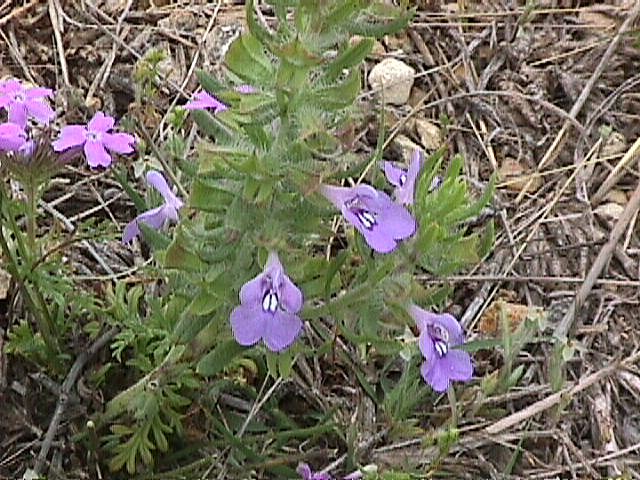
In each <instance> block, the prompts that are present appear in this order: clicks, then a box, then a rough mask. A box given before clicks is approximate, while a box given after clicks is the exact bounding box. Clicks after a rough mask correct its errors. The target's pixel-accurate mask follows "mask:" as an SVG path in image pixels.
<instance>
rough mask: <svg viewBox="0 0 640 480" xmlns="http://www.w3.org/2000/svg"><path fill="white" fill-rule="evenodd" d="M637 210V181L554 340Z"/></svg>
mask: <svg viewBox="0 0 640 480" xmlns="http://www.w3.org/2000/svg"><path fill="white" fill-rule="evenodd" d="M639 5H640V3H639ZM638 208H640V181H638V186H637V187H636V189H635V191H634V192H633V195H632V196H631V199H630V200H629V202H628V203H627V206H626V207H625V208H624V210H623V211H622V215H620V218H619V219H618V221H617V222H616V225H615V227H613V230H612V231H611V235H610V237H609V240H608V241H607V243H605V244H604V246H603V247H602V249H601V250H600V253H598V256H597V257H596V259H595V260H594V262H593V265H592V266H591V269H590V270H589V273H587V276H586V278H585V280H584V283H583V284H582V286H581V287H580V289H579V290H578V293H576V296H575V298H574V300H573V302H572V303H571V306H570V307H569V309H568V310H567V313H566V314H565V316H564V317H563V319H562V321H561V322H560V323H559V324H558V326H557V327H556V330H555V332H554V336H555V337H556V338H559V339H563V338H566V336H567V333H568V332H569V329H570V328H571V325H572V324H573V320H574V318H575V316H576V312H577V311H578V310H579V309H580V308H581V307H582V305H583V304H584V302H585V300H586V299H587V296H588V295H589V293H590V292H591V290H592V289H593V286H594V285H595V283H596V280H598V277H599V276H600V274H601V273H602V270H604V267H605V265H606V264H607V263H608V262H609V260H610V259H611V255H613V252H614V251H615V249H616V245H617V244H618V241H619V240H620V238H622V234H623V233H624V231H625V230H626V228H627V225H628V224H629V222H630V221H631V219H632V218H633V216H634V215H635V214H636V212H637V211H638Z"/></svg>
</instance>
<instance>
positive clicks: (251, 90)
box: [234, 85, 258, 95]
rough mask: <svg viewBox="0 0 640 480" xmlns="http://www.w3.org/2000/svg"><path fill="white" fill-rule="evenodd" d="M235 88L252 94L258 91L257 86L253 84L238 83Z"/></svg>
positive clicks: (237, 90) (239, 91)
mask: <svg viewBox="0 0 640 480" xmlns="http://www.w3.org/2000/svg"><path fill="white" fill-rule="evenodd" d="M234 90H235V91H236V92H238V93H242V94H245V95H247V94H251V93H256V92H257V91H258V89H257V88H255V87H253V86H251V85H238V86H237V87H235V88H234Z"/></svg>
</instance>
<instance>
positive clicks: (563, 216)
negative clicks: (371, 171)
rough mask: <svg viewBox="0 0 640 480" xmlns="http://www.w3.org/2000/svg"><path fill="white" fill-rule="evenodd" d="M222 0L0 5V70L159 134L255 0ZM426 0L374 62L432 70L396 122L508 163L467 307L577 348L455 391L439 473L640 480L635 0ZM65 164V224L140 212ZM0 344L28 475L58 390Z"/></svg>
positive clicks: (8, 403)
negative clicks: (471, 391) (480, 392)
mask: <svg viewBox="0 0 640 480" xmlns="http://www.w3.org/2000/svg"><path fill="white" fill-rule="evenodd" d="M223 3H224V4H222V5H219V4H217V3H216V2H204V1H199V0H194V1H190V2H189V1H169V0H156V1H155V2H152V1H151V0H149V1H143V0H141V1H132V0H129V1H125V0H120V1H119V0H104V1H100V0H95V1H93V2H90V1H82V0H77V1H64V0H50V1H48V2H47V1H31V2H29V1H26V0H25V1H20V2H11V1H5V2H0V45H1V47H0V77H4V76H7V75H12V76H17V77H19V78H24V79H28V80H30V81H32V82H33V83H35V84H38V85H46V86H51V87H54V88H55V89H56V91H57V92H59V94H60V96H59V99H58V105H57V108H58V111H59V112H62V111H64V112H65V113H64V119H65V121H67V122H74V121H78V120H80V119H84V118H85V117H86V115H87V114H88V113H89V112H92V111H94V110H95V109H97V108H102V109H105V110H107V111H109V112H112V113H114V114H116V116H121V115H123V114H124V113H126V112H130V113H131V112H134V113H135V112H137V114H138V115H141V116H142V118H144V119H145V123H146V124H147V125H148V126H149V127H150V128H152V129H153V132H154V138H157V139H159V140H162V139H163V138H164V135H165V134H166V131H167V124H166V118H164V113H165V112H167V111H168V108H169V106H170V105H172V104H173V103H174V102H180V103H182V102H184V100H185V99H186V98H188V97H189V93H190V92H191V91H192V90H193V89H194V88H195V87H196V80H195V77H194V69H195V68H205V69H208V70H210V71H216V70H218V69H219V68H220V66H219V62H220V59H221V58H222V55H223V53H224V48H225V46H226V45H228V43H229V41H230V40H231V39H233V38H234V37H235V35H237V33H238V32H239V31H240V30H241V28H242V18H243V7H242V6H238V5H232V4H231V2H223ZM418 3H419V4H420V6H419V10H418V14H417V15H416V17H415V19H414V21H413V23H412V25H411V27H410V29H409V31H408V32H407V33H406V34H403V35H400V36H396V37H393V38H386V39H385V40H384V41H383V42H381V43H380V45H378V46H377V48H376V53H375V55H373V56H372V57H371V58H370V64H369V67H370V66H371V65H372V64H373V63H374V62H376V61H378V60H379V59H380V58H382V57H384V56H394V57H397V58H399V59H401V60H403V61H405V62H407V63H410V64H411V65H413V66H414V67H415V68H416V69H417V71H418V72H419V75H418V77H417V79H416V84H415V87H414V91H413V94H412V98H411V100H410V103H409V104H408V105H406V106H404V107H402V108H398V109H395V110H393V111H391V112H390V118H391V120H392V121H393V122H394V124H393V125H394V127H393V129H392V131H393V132H394V133H396V134H398V135H405V136H406V137H408V138H410V139H412V140H413V141H414V142H416V143H420V142H423V143H424V142H425V141H427V139H425V138H421V137H420V125H421V123H420V122H421V121H423V120H425V119H427V120H431V121H432V122H433V124H434V125H436V126H437V127H439V128H440V130H439V131H440V132H445V131H446V136H445V138H444V140H445V141H446V142H447V144H448V145H449V149H450V151H451V152H459V153H461V154H462V155H463V156H464V158H465V160H466V169H467V171H466V175H467V178H468V180H469V181H470V183H471V184H472V185H474V187H477V188H482V187H483V186H484V185H486V182H487V180H488V178H489V177H490V175H491V174H492V173H493V172H498V173H499V175H500V179H501V180H500V183H499V188H498V191H497V195H496V198H495V201H494V205H493V209H492V210H491V211H490V212H488V214H489V215H492V216H494V218H495V219H496V222H497V225H498V238H497V243H496V247H495V251H494V253H493V255H491V257H490V258H488V259H487V260H486V261H485V262H483V263H482V264H481V265H480V266H478V267H477V268H476V269H474V270H473V271H470V272H467V274H466V275H464V276H459V277H453V278H451V279H449V280H450V281H451V282H452V283H453V284H454V285H455V286H456V290H455V291H456V295H455V299H454V305H456V306H457V309H458V310H457V312H456V313H458V314H460V315H461V317H462V318H463V322H464V324H465V326H466V328H467V329H468V330H469V331H470V332H473V335H474V336H476V337H482V336H491V335H492V333H493V332H492V330H493V328H492V325H491V315H492V314H493V315H495V312H496V309H497V308H503V309H504V308H506V309H508V310H509V311H510V312H511V313H512V314H513V318H515V319H516V321H517V318H518V315H517V312H518V311H520V310H519V309H521V308H522V306H525V307H533V306H535V307H540V308H542V309H543V310H544V311H545V312H546V313H547V314H548V322H549V326H548V331H547V333H549V334H551V333H554V332H555V333H556V334H563V333H568V334H569V336H570V338H573V339H576V340H577V342H574V343H572V345H575V346H577V347H578V348H577V350H576V352H575V354H574V356H573V358H572V359H571V360H570V361H569V363H568V369H567V383H566V388H565V390H563V391H562V392H561V393H560V394H556V393H554V392H553V391H552V390H551V388H550V386H549V384H550V378H549V373H550V372H549V371H548V365H549V363H548V359H549V358H550V356H551V354H552V347H551V346H550V344H549V343H537V344H534V345H529V346H528V347H527V349H526V351H525V352H523V354H522V355H521V359H522V362H523V364H525V365H526V370H525V373H524V381H523V382H521V385H522V386H519V387H516V388H515V389H513V390H512V391H510V392H508V393H507V394H504V395H501V396H499V397H493V398H489V399H483V398H481V397H479V396H478V397H473V396H469V397H466V398H462V399H461V401H464V402H477V403H478V405H479V407H478V408H480V406H482V407H486V408H484V410H482V411H483V412H484V414H482V415H478V416H477V417H469V418H466V419H465V420H464V422H463V424H462V428H463V431H464V432H465V435H464V441H463V442H461V443H459V444H458V445H457V446H456V447H455V448H454V449H453V451H452V452H451V454H450V455H449V457H448V458H447V459H445V460H444V461H443V463H442V465H441V466H440V470H441V471H445V472H446V471H448V472H450V473H451V476H452V477H451V478H506V476H505V475H503V474H502V473H501V472H504V471H506V470H507V465H508V464H509V462H510V461H511V459H512V458H513V455H514V452H516V453H518V454H519V455H520V458H519V462H518V463H517V468H515V469H514V470H513V472H512V477H509V478H528V479H531V478H580V479H583V478H605V477H607V476H610V477H616V476H619V475H621V474H623V473H624V474H625V475H627V476H628V477H627V478H640V453H639V452H640V369H638V367H637V361H636V359H637V356H635V355H636V352H637V351H638V346H639V345H640V342H639V340H640V338H639V333H638V331H637V329H638V327H639V326H640V324H639V321H640V320H639V319H638V318H639V313H640V231H639V228H638V224H639V223H640V222H638V219H637V217H638V204H639V202H640V189H639V187H638V185H639V181H640V169H639V167H638V160H637V159H638V156H637V152H638V150H639V149H640V138H639V137H640V122H639V121H638V119H639V117H638V115H639V114H640V96H639V92H640V33H638V25H640V21H639V20H638V17H639V14H640V2H637V1H634V0H630V1H626V2H625V1H622V0H610V1H604V2H598V1H586V0H585V1H578V0H540V1H538V2H530V4H531V5H533V4H535V10H531V9H527V8H525V7H524V6H523V5H520V6H515V4H516V3H521V4H522V3H523V2H506V1H505V2H503V1H494V0H483V1H480V2H475V1H463V0H458V2H444V1H441V0H426V1H421V2H418ZM507 4H509V5H511V7H509V8H507V6H506V5H507ZM150 49H160V50H162V51H164V52H166V53H167V60H166V61H164V62H162V64H161V65H160V70H161V73H162V78H163V82H162V85H161V89H160V92H159V95H158V96H157V97H155V99H154V101H153V103H152V104H150V105H148V104H145V105H140V104H139V103H138V102H137V101H136V91H135V86H134V81H133V76H134V72H135V68H136V64H137V63H138V62H139V59H140V58H141V57H142V56H144V55H145V54H146V53H148V52H149V51H150ZM369 97H370V96H368V95H365V98H364V99H363V101H369V100H368V99H369ZM445 118H447V119H448V122H449V126H448V128H447V129H446V130H445V129H444V128H443V127H444V125H443V120H444V119H445ZM374 120H375V119H374ZM374 124H375V121H372V122H371V124H370V125H363V126H362V128H363V130H364V129H367V128H370V129H373V128H375V125H374ZM422 125H424V123H422ZM365 133H366V132H365ZM192 135H195V130H194V131H192ZM373 137H374V135H362V136H361V137H360V138H361V139H362V142H364V143H363V144H361V145H359V146H358V148H359V149H361V150H362V151H367V150H368V149H369V148H371V146H372V145H371V144H367V143H366V142H367V140H369V141H371V140H372V139H373ZM431 140H433V138H431ZM436 141H438V139H437V135H436ZM424 146H425V147H428V145H424ZM71 174H72V175H75V187H74V188H73V195H67V197H66V198H65V199H64V201H63V202H59V203H54V202H55V199H49V201H50V202H51V203H52V205H54V207H53V208H55V209H56V211H58V212H59V213H61V214H62V215H64V216H66V218H67V219H68V220H70V221H71V222H72V223H73V222H78V221H80V220H82V219H83V218H85V217H86V216H90V215H99V216H101V217H102V218H105V217H106V216H110V217H111V218H113V219H115V220H116V221H120V222H123V221H126V220H127V218H128V216H129V215H131V214H132V213H133V209H132V208H131V206H130V204H129V203H128V202H127V200H126V198H125V197H124V196H123V195H121V194H116V193H114V190H115V189H114V188H113V184H112V183H111V181H110V180H108V179H107V178H106V177H102V176H98V177H97V178H96V177H95V175H93V174H89V172H87V171H85V170H83V169H75V170H73V171H72V172H71ZM67 193H68V190H67ZM96 206H98V207H99V208H95V207H96ZM90 247H91V248H90ZM86 249H88V250H87V251H86V252H84V255H83V260H82V262H83V264H84V265H85V267H84V268H85V270H86V273H87V274H94V275H97V276H100V275H110V274H114V275H117V274H119V273H122V272H126V271H127V269H129V268H130V267H131V265H132V264H133V263H134V262H133V258H132V255H131V253H129V252H128V251H126V250H123V249H121V248H120V247H119V246H118V245H117V241H114V242H113V243H112V244H110V245H108V248H105V246H100V245H89V246H88V247H86ZM91 249H93V251H91ZM98 259H99V260H101V261H99V260H98ZM78 262H80V260H78ZM426 281H428V280H426ZM12 305H13V302H12V299H11V298H10V297H9V298H5V299H2V300H0V329H2V330H0V331H5V332H6V330H7V328H8V326H9V325H8V322H10V321H13V320H15V315H16V312H12ZM454 308H456V307H454ZM2 345H3V343H2V337H0V353H1V354H2V356H0V405H2V408H1V410H0V478H3V477H6V478H16V475H21V474H22V472H23V471H24V470H23V469H24V467H25V466H27V465H31V464H32V463H33V460H34V456H35V455H37V452H38V451H39V446H40V442H41V440H42V436H43V431H45V430H46V429H47V426H48V423H49V421H50V418H51V415H52V412H53V409H54V407H55V402H56V396H55V395H54V393H52V392H51V391H50V390H48V389H47V388H46V383H44V382H43V381H42V380H41V378H40V377H38V376H37V375H33V374H34V373H36V372H34V371H33V369H29V368H28V367H24V366H21V365H19V362H20V360H19V359H17V358H14V357H7V356H6V355H4V354H3V353H2V352H1V349H2ZM79 348H82V347H81V346H79ZM476 361H477V363H478V374H479V375H490V374H491V373H492V372H493V371H495V369H496V367H497V366H499V362H500V360H499V358H498V356H497V355H491V354H488V353H486V352H485V354H484V355H478V356H477V358H476ZM620 362H622V363H620ZM27 371H29V372H31V373H32V375H31V376H23V375H24V373H25V372H27ZM489 407H491V408H489ZM441 408H443V409H446V408H447V407H446V403H444V404H443V405H442V407H441ZM85 410H86V407H85ZM85 410H82V409H81V411H79V412H77V418H76V420H77V419H78V418H79V419H80V420H83V419H84V417H83V415H84V413H83V412H85ZM69 416H70V418H67V419H65V421H64V422H63V425H62V429H61V430H60V434H59V436H58V440H57V441H56V443H55V444H54V445H53V451H54V453H55V452H57V455H58V456H60V455H63V456H64V455H69V454H70V453H69V452H73V447H72V446H70V444H69V441H68V439H69V435H70V433H71V432H72V428H69V425H70V424H71V423H73V422H68V420H70V419H72V418H73V412H72V413H71V414H70V415H69ZM75 454H77V452H75ZM78 455H79V454H78ZM428 455H429V451H424V450H423V448H422V446H421V443H420V440H416V441H415V442H408V443H405V444H402V445H394V444H388V443H385V441H384V437H383V436H381V437H380V441H379V442H377V443H375V444H374V445H371V449H370V451H369V453H368V457H367V459H368V461H371V462H375V463H378V464H381V465H390V466H394V465H402V462H404V461H405V460H406V459H413V460H424V459H425V458H428ZM80 458H81V456H80ZM77 468H78V470H80V469H81V468H82V467H81V466H80V465H79V466H78V467H77ZM70 475H71V474H70ZM73 475H75V474H73ZM77 476H80V477H83V476H84V478H94V476H95V472H87V473H86V474H85V475H82V474H81V473H79V472H78V474H77Z"/></svg>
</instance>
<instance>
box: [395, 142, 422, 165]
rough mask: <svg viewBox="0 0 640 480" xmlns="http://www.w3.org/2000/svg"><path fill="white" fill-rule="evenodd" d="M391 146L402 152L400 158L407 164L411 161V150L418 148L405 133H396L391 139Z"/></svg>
mask: <svg viewBox="0 0 640 480" xmlns="http://www.w3.org/2000/svg"><path fill="white" fill-rule="evenodd" d="M393 146H394V147H395V148H396V149H398V150H400V152H401V153H402V158H403V159H404V161H405V162H406V163H407V165H409V163H411V159H412V158H413V152H415V151H416V150H419V149H420V147H419V146H418V145H416V144H415V143H414V142H413V140H411V139H410V138H409V137H407V136H405V135H397V136H396V137H395V138H394V139H393Z"/></svg>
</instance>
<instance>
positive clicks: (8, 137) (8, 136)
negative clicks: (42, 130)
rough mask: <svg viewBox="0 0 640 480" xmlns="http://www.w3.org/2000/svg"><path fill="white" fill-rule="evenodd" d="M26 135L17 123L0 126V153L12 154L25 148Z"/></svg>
mask: <svg viewBox="0 0 640 480" xmlns="http://www.w3.org/2000/svg"><path fill="white" fill-rule="evenodd" d="M26 144H27V133H26V132H25V131H24V128H23V127H21V126H20V125H18V124H17V123H11V122H8V123H3V124H0V152H14V151H17V150H20V149H22V148H24V147H25V145H26Z"/></svg>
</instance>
